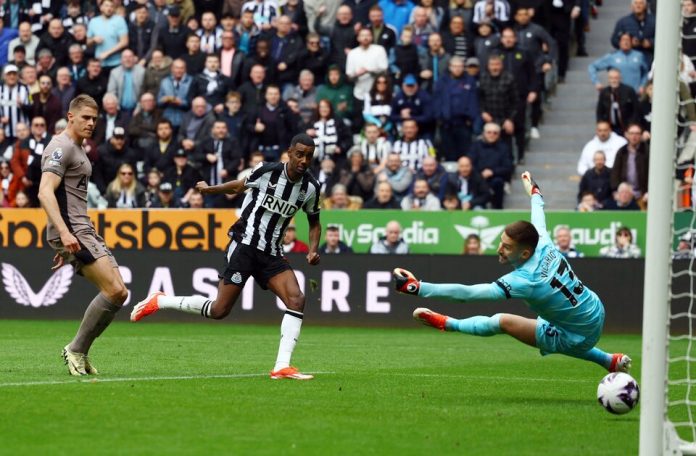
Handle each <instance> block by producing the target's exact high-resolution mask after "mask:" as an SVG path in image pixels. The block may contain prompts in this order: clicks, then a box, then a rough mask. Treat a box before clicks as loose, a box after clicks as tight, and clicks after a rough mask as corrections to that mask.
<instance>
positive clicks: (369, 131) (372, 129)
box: [360, 123, 391, 168]
mask: <svg viewBox="0 0 696 456" xmlns="http://www.w3.org/2000/svg"><path fill="white" fill-rule="evenodd" d="M360 152H361V154H362V156H363V157H365V161H366V162H367V164H368V165H369V166H370V167H371V168H375V167H377V166H379V165H380V164H381V163H383V162H384V161H385V160H386V159H387V155H388V154H389V153H390V152H391V144H389V141H388V140H387V139H386V138H384V137H383V136H380V130H379V127H377V125H375V124H371V123H368V124H367V125H365V136H364V138H362V139H361V140H360Z"/></svg>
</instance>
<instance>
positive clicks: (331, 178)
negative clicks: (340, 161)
mask: <svg viewBox="0 0 696 456" xmlns="http://www.w3.org/2000/svg"><path fill="white" fill-rule="evenodd" d="M259 153H261V152H259ZM315 168H316V166H315ZM316 175H317V182H318V183H319V188H320V192H319V193H320V194H321V196H322V198H323V197H325V196H326V195H328V194H330V193H331V188H333V186H334V185H336V183H337V182H338V171H337V170H336V162H334V161H333V160H332V159H331V157H325V158H324V159H323V160H322V161H321V163H320V164H319V168H318V170H317V171H316Z"/></svg>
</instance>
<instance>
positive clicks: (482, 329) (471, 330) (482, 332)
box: [445, 314, 503, 337]
mask: <svg viewBox="0 0 696 456" xmlns="http://www.w3.org/2000/svg"><path fill="white" fill-rule="evenodd" d="M445 330H446V331H459V332H462V333H465V334H472V335H474V336H484V337H488V336H495V335H496V334H500V333H502V332H503V331H502V330H501V329H500V314H495V315H493V316H492V317H485V316H483V315H478V316H476V317H471V318H464V319H462V320H456V319H454V318H447V321H446V322H445Z"/></svg>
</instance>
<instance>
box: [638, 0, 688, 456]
mask: <svg viewBox="0 0 696 456" xmlns="http://www.w3.org/2000/svg"><path fill="white" fill-rule="evenodd" d="M656 19H657V28H656V37H655V67H654V68H655V71H654V78H653V81H654V84H653V104H652V125H651V144H650V151H651V153H650V165H649V166H650V173H649V177H648V189H649V203H648V216H647V219H648V221H647V238H646V255H645V279H644V295H643V347H642V360H641V361H642V362H641V365H642V369H641V413H640V437H639V439H640V442H639V445H640V455H641V456H655V455H660V454H663V452H664V450H665V448H666V445H667V442H666V441H665V440H666V435H667V432H666V424H667V416H666V407H665V401H666V385H667V383H666V382H667V350H668V345H667V344H668V325H669V302H670V294H671V292H670V283H671V280H670V269H671V251H672V248H671V246H672V224H673V218H674V213H673V197H674V184H673V183H674V162H675V148H674V145H675V141H676V133H677V111H678V96H677V94H678V86H677V82H678V76H677V75H678V70H679V49H680V47H681V46H680V31H681V24H682V19H681V2H680V1H678V0H668V1H661V2H658V5H657V17H656Z"/></svg>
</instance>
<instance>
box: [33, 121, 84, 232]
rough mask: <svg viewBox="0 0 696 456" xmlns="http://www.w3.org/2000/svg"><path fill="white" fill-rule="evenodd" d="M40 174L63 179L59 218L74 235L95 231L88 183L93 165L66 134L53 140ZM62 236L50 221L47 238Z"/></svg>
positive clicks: (58, 190)
mask: <svg viewBox="0 0 696 456" xmlns="http://www.w3.org/2000/svg"><path fill="white" fill-rule="evenodd" d="M41 171H42V172H44V173H46V172H48V173H54V174H57V175H58V176H60V177H61V178H62V179H61V182H60V185H59V186H58V188H57V189H56V199H57V200H58V207H59V208H60V215H61V217H62V218H63V221H64V222H65V224H66V225H67V226H68V229H69V230H70V232H71V233H75V232H77V231H81V230H84V229H94V225H92V221H91V220H90V219H89V217H88V216H87V183H88V182H89V177H90V176H91V175H92V164H91V163H90V162H89V158H88V157H87V153H86V152H85V150H84V149H83V148H82V146H78V145H77V144H75V142H73V140H72V139H70V137H69V136H68V135H67V134H66V133H65V132H63V133H61V134H59V135H57V136H54V137H53V139H51V142H49V143H48V146H46V148H45V149H44V151H43V154H42V156H41ZM59 237H60V235H59V234H58V231H57V230H56V227H55V226H53V224H52V223H51V221H50V220H49V221H48V226H47V228H46V238H47V239H49V240H51V239H57V238H59Z"/></svg>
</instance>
